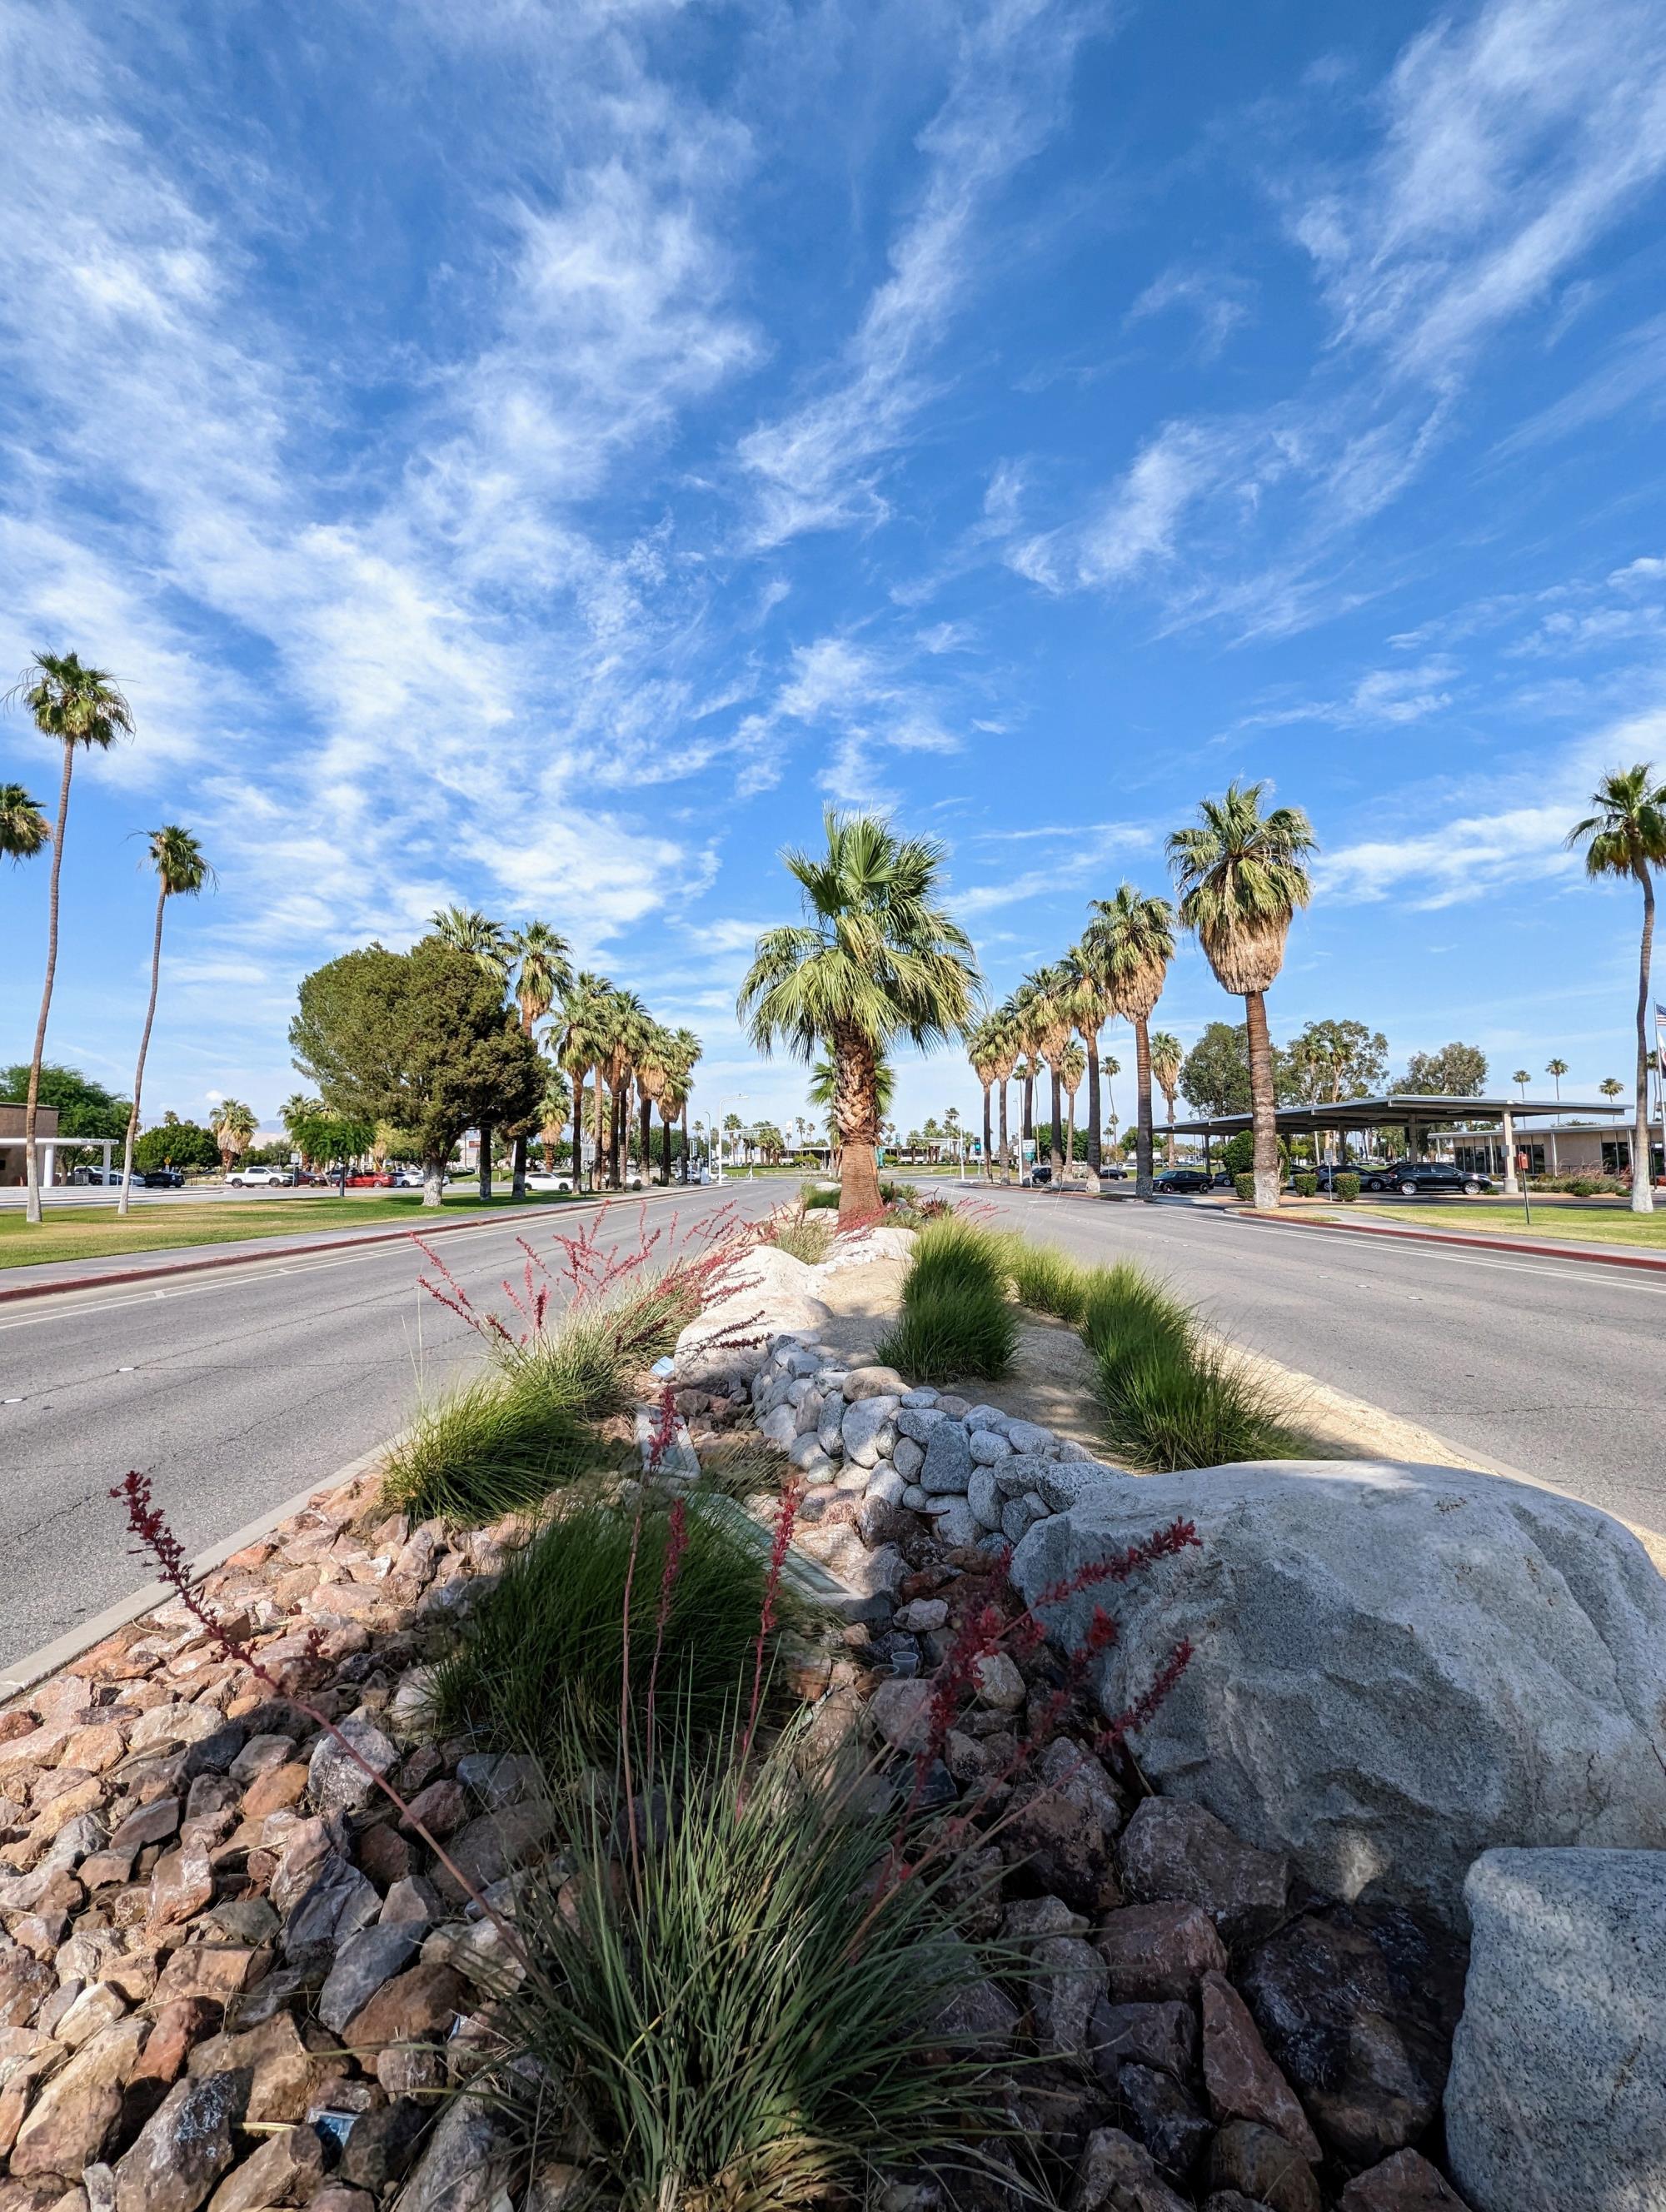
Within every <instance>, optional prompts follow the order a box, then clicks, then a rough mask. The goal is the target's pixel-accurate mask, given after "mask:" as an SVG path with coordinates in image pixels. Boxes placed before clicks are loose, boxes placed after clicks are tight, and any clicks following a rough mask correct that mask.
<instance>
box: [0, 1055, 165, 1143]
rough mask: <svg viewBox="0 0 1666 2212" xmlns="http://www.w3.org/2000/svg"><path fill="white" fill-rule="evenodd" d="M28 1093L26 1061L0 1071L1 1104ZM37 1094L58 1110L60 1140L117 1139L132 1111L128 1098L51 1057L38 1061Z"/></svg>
mask: <svg viewBox="0 0 1666 2212" xmlns="http://www.w3.org/2000/svg"><path fill="white" fill-rule="evenodd" d="M28 1095H29V1063H28V1061H27V1060H19V1061H18V1062H17V1063H16V1064H15V1066H11V1067H8V1068H5V1069H3V1070H0V1103H4V1104H6V1105H8V1106H21V1105H23V1104H24V1103H26V1101H27V1098H28ZM39 1097H40V1103H41V1104H42V1105H43V1106H50V1107H52V1108H55V1109H56V1110H57V1113H58V1139H59V1141H60V1142H62V1140H63V1139H64V1138H66V1137H96V1138H103V1137H116V1138H119V1136H120V1135H121V1133H122V1132H123V1130H124V1129H125V1128H126V1127H127V1117H128V1115H129V1114H130V1113H131V1111H132V1108H131V1103H130V1102H129V1101H128V1100H127V1099H125V1098H123V1097H120V1096H119V1094H118V1093H117V1092H115V1091H107V1090H106V1088H105V1086H104V1085H103V1084H101V1083H95V1082H94V1080H93V1079H92V1078H91V1076H88V1075H83V1074H82V1072H81V1070H80V1069H79V1068H78V1067H64V1066H58V1065H57V1064H55V1063H54V1062H53V1061H52V1060H43V1061H42V1063H41V1067H40V1091H39Z"/></svg>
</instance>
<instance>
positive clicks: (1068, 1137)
mask: <svg viewBox="0 0 1666 2212" xmlns="http://www.w3.org/2000/svg"><path fill="white" fill-rule="evenodd" d="M1065 1095H1066V1097H1067V1098H1068V1099H1069V1101H1070V1110H1069V1119H1068V1120H1067V1121H1066V1123H1065V1131H1064V1168H1065V1173H1066V1174H1067V1175H1074V1173H1075V1172H1076V1094H1075V1092H1074V1091H1067V1093H1066V1094H1065Z"/></svg>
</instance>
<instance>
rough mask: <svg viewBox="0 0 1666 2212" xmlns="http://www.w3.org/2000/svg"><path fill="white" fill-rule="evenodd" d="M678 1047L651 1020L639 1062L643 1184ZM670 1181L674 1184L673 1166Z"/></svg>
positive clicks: (668, 1177)
mask: <svg viewBox="0 0 1666 2212" xmlns="http://www.w3.org/2000/svg"><path fill="white" fill-rule="evenodd" d="M675 1050H676V1048H675V1047H674V1046H673V1044H672V1036H671V1031H670V1030H668V1029H666V1028H665V1027H664V1025H663V1024H660V1023H659V1022H656V1021H652V1020H650V1021H649V1023H648V1026H647V1030H646V1031H645V1033H644V1036H643V1040H642V1048H641V1053H640V1054H639V1055H638V1058H637V1061H636V1098H637V1103H638V1108H639V1110H640V1112H641V1149H642V1181H643V1182H644V1183H646V1182H648V1164H649V1161H650V1160H651V1159H652V1158H653V1152H654V1107H655V1106H656V1105H657V1104H658V1103H659V1102H660V1099H661V1098H663V1097H665V1094H666V1085H667V1084H668V1083H669V1082H670V1081H671V1075H672V1060H673V1059H674V1057H675ZM670 1181H671V1170H670V1166H669V1164H666V1182H670Z"/></svg>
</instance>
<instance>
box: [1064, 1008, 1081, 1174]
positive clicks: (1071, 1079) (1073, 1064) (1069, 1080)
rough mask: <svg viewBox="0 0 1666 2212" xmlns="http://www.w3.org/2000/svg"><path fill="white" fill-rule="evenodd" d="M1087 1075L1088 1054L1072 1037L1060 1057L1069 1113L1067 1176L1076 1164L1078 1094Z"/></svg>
mask: <svg viewBox="0 0 1666 2212" xmlns="http://www.w3.org/2000/svg"><path fill="white" fill-rule="evenodd" d="M1086 1073H1087V1054H1086V1053H1085V1050H1084V1049H1083V1048H1082V1046H1081V1045H1080V1043H1079V1042H1078V1041H1077V1039H1076V1038H1074V1037H1072V1038H1071V1040H1070V1042H1068V1043H1067V1045H1066V1047H1065V1048H1064V1050H1063V1051H1062V1052H1061V1054H1060V1055H1059V1080H1060V1082H1061V1083H1062V1084H1063V1085H1064V1095H1065V1100H1066V1104H1067V1117H1066V1121H1065V1139H1064V1158H1065V1171H1066V1173H1067V1174H1068V1173H1069V1172H1070V1170H1072V1169H1073V1168H1074V1166H1075V1164H1076V1093H1077V1092H1078V1091H1079V1090H1080V1088H1081V1085H1082V1078H1083V1076H1085V1074H1086Z"/></svg>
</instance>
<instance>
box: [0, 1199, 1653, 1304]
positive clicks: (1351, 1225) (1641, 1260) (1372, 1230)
mask: <svg viewBox="0 0 1666 2212" xmlns="http://www.w3.org/2000/svg"><path fill="white" fill-rule="evenodd" d="M1238 1218H1241V1219H1243V1220H1249V1221H1272V1222H1276V1223H1277V1225H1278V1226H1279V1227H1280V1229H1331V1230H1340V1231H1342V1232H1343V1233H1344V1234H1346V1235H1349V1236H1354V1237H1388V1238H1389V1240H1390V1241H1391V1242H1402V1243H1411V1244H1459V1245H1462V1248H1463V1249H1464V1250H1465V1251H1466V1252H1530V1253H1532V1254H1533V1255H1534V1256H1535V1258H1536V1259H1540V1260H1584V1261H1587V1262H1588V1263H1589V1264H1590V1265H1591V1266H1592V1267H1641V1268H1642V1269H1643V1270H1644V1272H1645V1273H1652V1274H1657V1275H1658V1274H1663V1273H1666V1258H1662V1259H1658V1260H1655V1259H1651V1258H1650V1257H1649V1255H1647V1254H1646V1253H1644V1252H1581V1251H1578V1250H1572V1249H1569V1247H1568V1246H1566V1244H1562V1245H1557V1244H1529V1243H1527V1242H1526V1240H1525V1239H1524V1238H1523V1237H1454V1236H1450V1235H1448V1234H1447V1232H1446V1231H1444V1230H1439V1229H1389V1228H1385V1227H1383V1226H1382V1225H1380V1224H1378V1223H1377V1222H1375V1221H1315V1220H1313V1219H1312V1218H1310V1217H1304V1216H1303V1215H1301V1214H1296V1213H1266V1212H1260V1211H1258V1210H1257V1208H1256V1207H1255V1206H1244V1207H1243V1208H1242V1209H1240V1211H1239V1215H1238ZM0 1295H3V1293H0Z"/></svg>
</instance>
